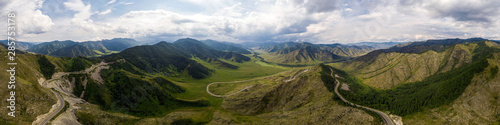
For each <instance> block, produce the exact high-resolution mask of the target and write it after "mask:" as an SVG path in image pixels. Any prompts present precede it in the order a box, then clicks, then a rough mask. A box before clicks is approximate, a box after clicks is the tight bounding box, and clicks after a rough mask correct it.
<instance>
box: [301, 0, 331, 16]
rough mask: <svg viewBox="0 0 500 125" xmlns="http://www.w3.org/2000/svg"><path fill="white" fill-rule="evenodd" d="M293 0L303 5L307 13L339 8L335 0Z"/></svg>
mask: <svg viewBox="0 0 500 125" xmlns="http://www.w3.org/2000/svg"><path fill="white" fill-rule="evenodd" d="M293 2H294V3H295V4H297V5H302V6H304V7H305V8H306V10H307V13H321V12H329V11H333V10H336V9H338V8H339V7H338V6H339V5H338V1H337V0H294V1H293Z"/></svg>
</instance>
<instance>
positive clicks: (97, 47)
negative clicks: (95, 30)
mask: <svg viewBox="0 0 500 125" xmlns="http://www.w3.org/2000/svg"><path fill="white" fill-rule="evenodd" d="M79 45H81V46H84V47H87V48H88V49H90V50H96V51H99V52H101V53H106V52H108V51H109V50H108V49H107V48H106V47H104V45H103V44H102V42H82V43H80V44H79Z"/></svg>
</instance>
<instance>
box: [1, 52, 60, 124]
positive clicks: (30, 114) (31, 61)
mask: <svg viewBox="0 0 500 125" xmlns="http://www.w3.org/2000/svg"><path fill="white" fill-rule="evenodd" d="M6 51H7V49H5V48H3V47H0V53H2V54H4V53H7V52H6ZM16 57H17V58H16V60H17V61H16V62H17V65H16V83H15V90H14V91H15V99H16V101H15V102H16V109H15V110H16V112H15V116H16V117H10V116H8V115H7V113H8V112H10V110H9V109H8V108H7V106H8V105H10V104H9V103H10V102H8V101H5V99H8V98H10V94H8V93H10V90H9V88H8V84H9V83H8V81H10V80H9V78H10V75H9V72H6V71H3V72H0V81H3V82H2V83H0V93H3V94H0V98H2V99H4V100H3V101H1V102H0V105H2V106H5V107H4V108H1V109H0V113H2V114H3V115H0V124H31V123H32V122H33V121H34V120H35V119H36V117H37V116H38V115H41V114H45V113H47V112H48V111H49V110H50V109H51V107H52V105H53V104H55V103H56V100H57V99H56V97H55V96H54V94H53V93H52V92H51V91H50V89H46V88H43V87H42V86H41V85H40V83H42V82H43V81H44V80H45V79H44V77H43V74H42V73H41V71H40V70H41V67H40V65H39V64H38V60H39V59H40V58H41V57H42V56H39V55H34V54H20V53H18V54H16ZM0 63H2V65H0V68H2V69H5V70H7V69H9V68H10V67H9V66H8V65H7V63H10V61H8V60H7V58H0Z"/></svg>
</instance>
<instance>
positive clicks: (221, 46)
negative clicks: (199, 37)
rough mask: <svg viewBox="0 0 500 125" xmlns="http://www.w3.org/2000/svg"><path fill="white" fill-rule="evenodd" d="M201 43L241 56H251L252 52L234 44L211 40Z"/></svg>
mask: <svg viewBox="0 0 500 125" xmlns="http://www.w3.org/2000/svg"><path fill="white" fill-rule="evenodd" d="M201 42H202V43H204V44H206V45H208V46H210V47H212V48H214V49H217V50H220V51H226V52H236V53H240V54H251V52H250V51H248V50H246V49H245V48H242V47H239V46H236V45H233V43H226V42H219V41H215V40H210V39H208V40H203V41H201Z"/></svg>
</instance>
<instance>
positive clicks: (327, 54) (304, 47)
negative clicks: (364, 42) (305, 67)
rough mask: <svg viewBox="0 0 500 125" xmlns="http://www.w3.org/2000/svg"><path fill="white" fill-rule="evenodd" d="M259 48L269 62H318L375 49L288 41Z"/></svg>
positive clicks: (357, 54) (343, 58) (343, 57)
mask: <svg viewBox="0 0 500 125" xmlns="http://www.w3.org/2000/svg"><path fill="white" fill-rule="evenodd" d="M258 50H259V51H260V52H261V53H262V56H261V57H263V58H264V60H265V61H268V62H275V63H282V64H317V63H320V62H332V61H339V60H345V59H348V58H351V57H357V56H361V55H364V54H366V53H368V52H370V51H371V50H373V47H370V46H349V45H341V44H311V43H307V42H306V43H295V42H286V43H281V44H276V45H266V46H261V47H260V48H259V49H258Z"/></svg>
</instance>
